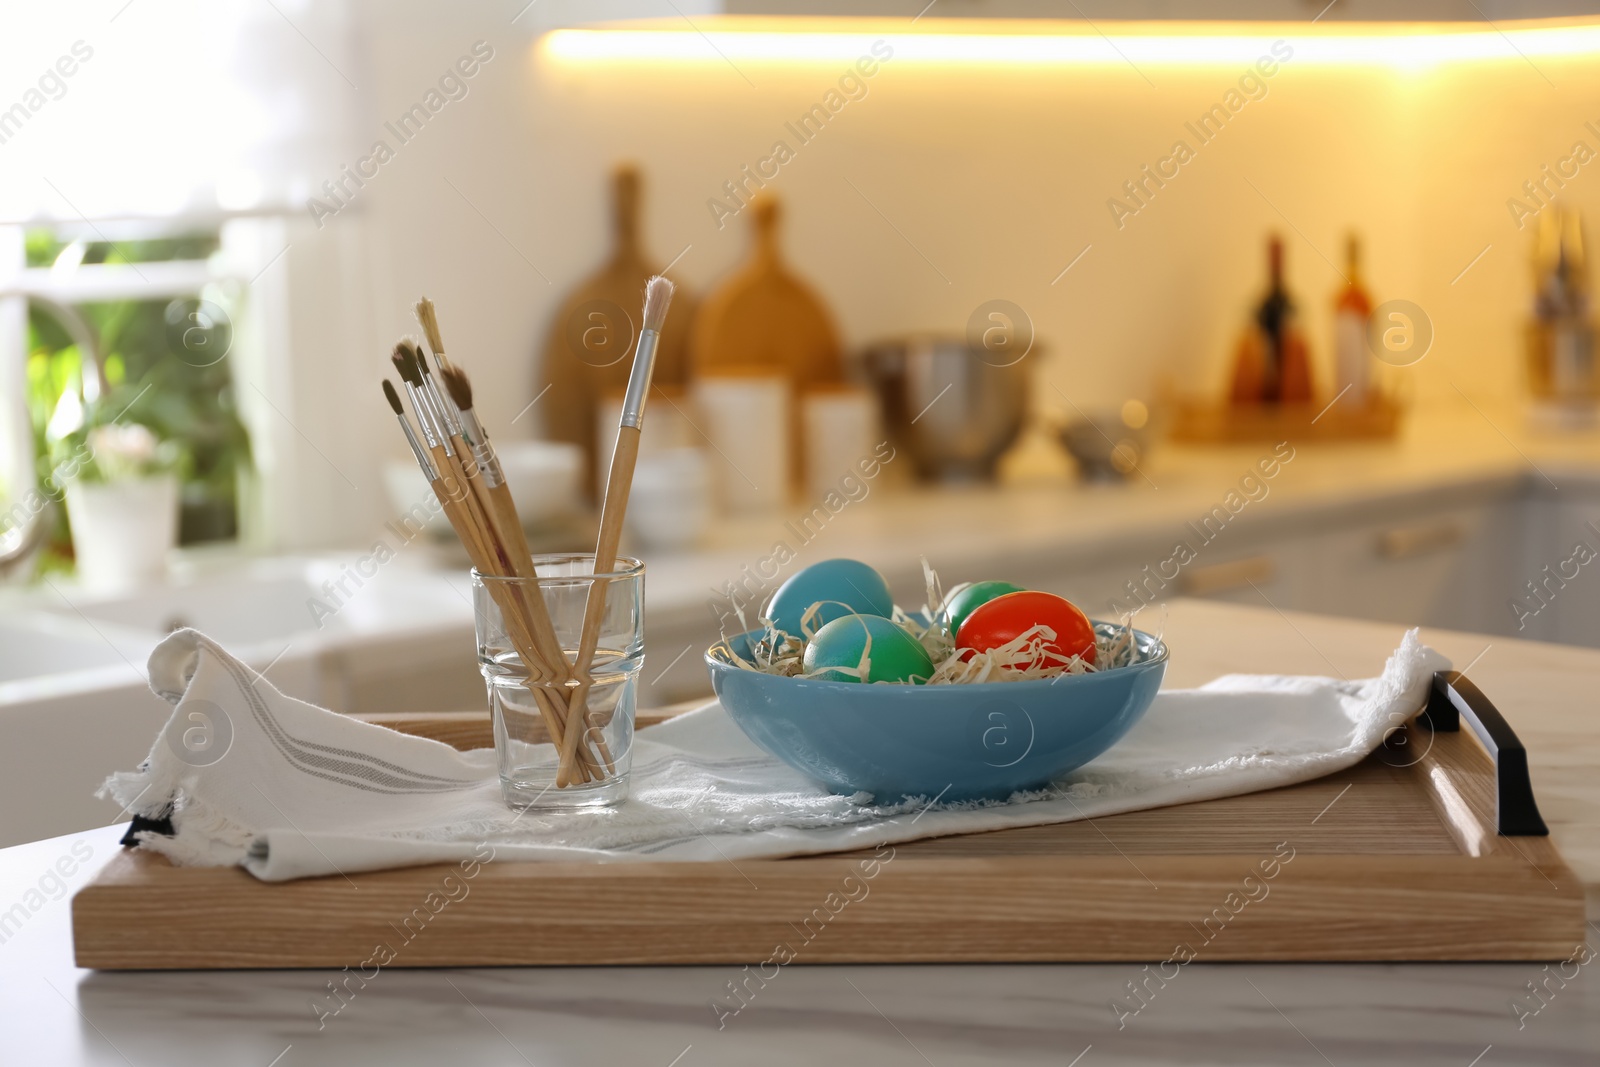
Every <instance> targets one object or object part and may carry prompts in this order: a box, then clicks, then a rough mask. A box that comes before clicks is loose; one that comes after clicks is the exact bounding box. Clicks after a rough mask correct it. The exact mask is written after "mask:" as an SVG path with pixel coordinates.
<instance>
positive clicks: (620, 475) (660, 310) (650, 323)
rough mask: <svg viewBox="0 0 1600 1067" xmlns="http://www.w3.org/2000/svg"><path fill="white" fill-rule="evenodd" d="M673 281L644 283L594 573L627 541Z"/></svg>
mask: <svg viewBox="0 0 1600 1067" xmlns="http://www.w3.org/2000/svg"><path fill="white" fill-rule="evenodd" d="M672 290H673V286H672V282H670V281H668V280H667V279H666V278H664V277H662V276H661V275H659V274H658V275H656V276H655V277H653V278H651V279H650V280H649V281H648V282H646V283H645V288H644V329H642V330H641V331H640V332H639V346H638V348H637V349H635V351H634V355H633V368H632V370H631V371H630V372H629V374H628V391H627V393H626V394H625V395H624V396H623V400H622V416H621V418H620V419H619V420H618V425H617V442H616V445H615V447H613V449H612V451H611V471H610V473H609V475H608V476H607V478H606V495H605V498H604V500H603V501H602V502H601V505H600V535H599V537H597V538H596V540H595V547H594V573H595V574H596V575H601V574H606V573H609V572H610V571H611V570H612V569H613V568H614V567H615V566H616V565H617V546H618V545H619V544H620V543H621V541H622V520H623V519H624V517H626V515H627V513H628V496H629V494H630V493H631V492H632V489H633V470H634V467H635V466H636V465H637V463H638V461H639V435H640V431H641V429H642V428H643V426H644V405H645V400H646V399H647V398H648V397H649V395H650V379H651V377H652V376H653V375H654V374H655V364H656V348H657V347H658V346H659V345H660V343H661V327H662V325H663V324H664V323H665V322H666V320H667V308H668V306H669V305H671V303H672ZM606 592H607V583H605V582H603V581H599V580H596V581H595V582H593V583H592V584H591V585H590V586H589V599H588V601H587V602H586V603H585V604H584V610H583V630H582V632H581V633H580V635H579V640H578V655H577V658H576V659H575V660H574V661H573V668H574V672H573V677H574V678H575V680H576V681H577V683H578V685H577V688H576V689H575V690H574V691H573V694H572V699H571V700H570V701H568V705H567V728H566V738H565V740H566V741H567V743H568V744H571V743H573V742H574V741H575V740H576V735H578V734H580V733H582V732H584V731H583V730H581V729H578V728H577V727H578V726H579V724H580V723H581V724H584V725H585V726H587V725H588V721H589V716H588V708H587V704H588V697H589V689H590V687H591V686H592V685H593V684H594V678H593V676H592V675H591V673H590V668H591V661H592V660H593V659H594V651H595V646H596V645H597V644H598V643H599V641H600V622H601V620H602V619H603V618H604V616H605V599H606Z"/></svg>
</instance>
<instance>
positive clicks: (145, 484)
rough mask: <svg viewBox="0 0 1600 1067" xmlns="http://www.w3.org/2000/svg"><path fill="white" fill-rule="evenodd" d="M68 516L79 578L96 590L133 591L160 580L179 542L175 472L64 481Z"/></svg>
mask: <svg viewBox="0 0 1600 1067" xmlns="http://www.w3.org/2000/svg"><path fill="white" fill-rule="evenodd" d="M67 516H68V518H69V519H70V520H71V523H72V550H73V553H74V554H75V555H76V556H77V557H78V580H79V581H80V582H82V583H83V585H84V586H85V587H87V588H90V589H94V590H96V591H104V592H114V591H121V590H126V589H134V588H137V587H139V586H142V585H150V584H153V583H155V582H159V581H161V580H162V579H163V578H164V577H165V576H166V573H167V553H168V552H170V551H171V550H172V547H173V545H174V544H176V543H177V540H178V479H177V477H176V476H174V475H163V476H159V477H155V478H141V479H138V480H136V481H121V482H80V481H75V482H71V483H69V484H68V485H67Z"/></svg>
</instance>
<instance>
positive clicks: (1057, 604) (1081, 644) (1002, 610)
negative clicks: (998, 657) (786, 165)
mask: <svg viewBox="0 0 1600 1067" xmlns="http://www.w3.org/2000/svg"><path fill="white" fill-rule="evenodd" d="M1041 624H1042V625H1044V626H1048V627H1050V629H1052V630H1054V631H1055V634H1056V637H1055V640H1054V641H1052V642H1048V643H1047V644H1046V645H1045V648H1046V649H1048V650H1050V651H1052V652H1055V653H1057V654H1058V655H1061V656H1080V657H1082V659H1083V661H1084V662H1085V663H1093V662H1094V652H1095V646H1094V625H1093V624H1092V623H1090V622H1089V616H1087V615H1085V614H1084V613H1083V612H1081V611H1079V610H1078V608H1077V606H1076V605H1075V604H1073V603H1072V602H1071V601H1070V600H1068V599H1066V598H1065V597H1059V596H1056V595H1055V594H1054V593H1041V592H1039V591H1037V590H1025V591H1023V592H1020V593H1006V594H1005V595H1004V596H998V597H995V598H994V599H993V600H991V601H989V602H988V603H985V604H980V605H978V606H977V607H976V608H974V609H973V611H972V614H970V615H968V616H967V618H966V621H965V622H963V623H962V624H961V629H960V630H958V631H957V632H956V647H957V648H970V649H972V650H974V651H976V652H988V651H989V650H990V649H993V648H998V647H1000V646H1001V645H1003V644H1005V643H1006V642H1008V641H1014V640H1016V639H1017V637H1018V636H1020V635H1021V634H1023V633H1024V632H1026V631H1027V630H1030V629H1032V628H1033V627H1035V626H1039V625H1041Z"/></svg>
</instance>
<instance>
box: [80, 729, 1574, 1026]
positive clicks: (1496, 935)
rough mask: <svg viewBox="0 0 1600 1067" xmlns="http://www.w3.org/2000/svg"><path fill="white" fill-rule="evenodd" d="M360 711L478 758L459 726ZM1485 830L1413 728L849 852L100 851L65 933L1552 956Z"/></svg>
mask: <svg viewBox="0 0 1600 1067" xmlns="http://www.w3.org/2000/svg"><path fill="white" fill-rule="evenodd" d="M384 721H385V722H386V723H387V724H388V725H391V726H395V727H403V728H408V730H409V732H416V733H419V734H422V735H424V736H432V737H436V738H438V739H440V740H444V741H447V742H448V743H450V744H454V745H456V746H457V747H461V748H469V747H477V746H481V745H487V744H489V743H490V742H491V738H490V735H489V728H488V724H487V722H485V721H484V718H483V716H482V715H481V714H480V715H473V716H454V717H451V716H443V717H441V716H431V717H417V718H414V719H410V720H408V719H406V718H405V717H400V716H390V717H388V718H387V719H385V720H384ZM1408 753H1409V755H1408ZM1416 753H1423V755H1421V756H1420V758H1419V757H1417V756H1416V755H1415V754H1416ZM1496 825H1497V824H1496V821H1495V768H1494V764H1493V763H1492V761H1491V760H1490V759H1489V757H1488V755H1487V754H1486V753H1485V751H1484V749H1483V748H1482V746H1481V745H1479V744H1478V743H1477V741H1476V740H1475V739H1474V738H1473V736H1472V735H1471V733H1470V732H1468V731H1466V730H1463V731H1461V732H1459V733H1442V732H1441V733H1437V734H1434V733H1432V732H1431V731H1429V730H1428V729H1426V728H1425V727H1422V726H1419V725H1418V724H1416V723H1412V724H1411V725H1409V726H1408V727H1406V729H1405V730H1404V731H1403V732H1402V734H1401V735H1399V737H1398V739H1397V743H1396V744H1393V745H1391V746H1390V747H1389V748H1387V749H1385V750H1382V751H1380V752H1379V753H1378V754H1376V755H1374V756H1373V757H1371V758H1370V759H1368V760H1367V761H1366V762H1364V763H1362V764H1360V765H1359V766H1357V767H1354V768H1352V769H1350V770H1348V771H1345V772H1343V773H1341V774H1336V775H1332V776H1329V777H1326V778H1322V779H1319V780H1317V781H1314V782H1307V783H1304V784H1302V785H1296V786H1290V787H1287V788H1283V789H1274V790H1271V791H1268V792H1262V793H1253V794H1250V795H1247V796H1239V797H1229V798H1225V799H1222V800H1211V801H1205V802H1203V803H1196V804H1188V805H1183V806H1180V807H1170V808H1163V809H1158V810H1155V811H1143V812H1132V813H1129V814H1125V815H1117V816H1113V817H1108V818H1103V819H1097V820H1094V821H1092V822H1078V823H1069V824H1064V825H1056V826H1039V827H1028V828H1022V829H1015V830H1005V831H999V832H993V833H983V834H972V835H966V836H957V837H945V838H937V839H932V840H923V841H916V842H911V843H906V844H901V845H895V846H892V847H889V846H884V848H883V849H880V850H876V851H871V852H862V853H838V854H833V855H826V856H811V857H802V858H796V859H785V860H740V861H738V862H737V863H733V862H727V863H724V862H708V863H684V862H679V863H652V862H642V863H618V864H593V863H500V864H486V865H483V866H481V867H480V868H479V869H478V870H477V872H476V874H475V875H474V876H473V877H472V878H471V879H470V880H467V881H465V882H464V881H463V880H462V879H461V875H460V873H459V870H458V868H457V867H456V866H455V865H453V864H450V865H442V866H430V867H417V868H411V869H408V870H399V871H381V872H376V873H369V874H356V875H352V876H351V877H350V878H348V879H346V878H344V877H339V876H334V877H329V878H316V879H306V880H303V881H298V882H290V883H284V884H278V885H269V884H267V883H263V882H259V881H256V880H255V879H254V878H252V877H251V876H250V875H248V874H246V873H245V872H244V871H242V870H239V869H237V868H176V867H173V866H171V865H170V864H168V863H167V861H166V860H164V859H162V858H161V857H159V856H152V855H148V854H145V853H135V852H124V853H123V854H121V855H118V856H116V857H114V858H113V859H112V861H111V862H110V863H109V864H108V865H107V866H106V867H105V869H104V870H103V871H102V872H101V873H100V874H99V876H98V877H97V878H96V879H95V880H94V882H92V883H91V884H90V885H88V886H86V887H85V888H84V889H83V890H82V891H80V892H79V893H78V895H77V896H76V897H74V899H73V904H72V921H73V936H74V941H75V944H76V952H77V962H78V965H79V966H82V967H95V968H103V969H133V968H153V969H185V968H241V967H245V968H265V967H345V966H349V967H351V968H352V969H355V968H359V967H362V966H363V964H365V965H366V966H367V967H371V966H372V964H371V962H370V961H371V960H372V959H373V954H374V949H375V946H379V945H384V946H387V947H388V948H389V949H390V953H391V955H392V957H393V958H392V959H390V960H388V961H387V963H386V964H385V965H387V966H399V967H431V966H488V965H546V964H661V963H725V964H752V965H763V966H764V967H770V966H772V965H775V963H777V962H790V961H794V962H802V963H864V962H901V963H910V962H935V963H945V962H980V961H993V962H1027V961H1092V960H1138V961H1148V962H1150V963H1152V964H1159V965H1160V968H1162V971H1161V973H1163V974H1164V975H1166V977H1168V978H1170V977H1171V976H1172V974H1173V973H1174V971H1173V968H1176V967H1180V966H1181V965H1182V964H1183V963H1184V962H1188V961H1189V960H1193V959H1198V960H1206V961H1217V960H1286V961H1287V960H1296V961H1307V960H1507V959H1528V960H1538V959H1549V960H1553V959H1566V958H1567V957H1568V956H1569V955H1570V954H1571V952H1572V947H1573V945H1575V944H1579V943H1581V942H1582V940H1583V938H1584V899H1583V889H1582V886H1581V884H1580V883H1579V881H1578V879H1577V877H1576V876H1575V875H1574V874H1573V872H1572V871H1571V870H1570V869H1569V868H1568V867H1567V865H1566V864H1565V863H1564V862H1563V861H1562V859H1561V856H1560V855H1559V853H1558V852H1557V851H1556V849H1555V847H1554V845H1553V844H1552V843H1551V842H1550V839H1549V838H1548V837H1534V836H1525V837H1501V836H1498V835H1497V834H1496V832H1495V828H1496ZM868 872H870V873H868ZM447 875H449V876H451V877H452V878H454V879H455V881H454V882H452V883H449V884H447V883H446V882H445V878H446V876H447ZM462 885H467V886H469V888H468V889H467V890H466V891H465V892H463V891H462V889H461V886H462ZM442 886H443V887H446V888H448V889H450V896H451V897H454V898H455V899H453V900H452V901H451V902H450V903H448V904H446V905H444V906H442V907H439V908H438V909H437V911H434V910H432V909H430V908H428V907H427V906H426V903H425V902H427V901H428V900H429V899H430V894H435V895H434V897H432V899H433V900H435V901H438V900H440V899H442V898H441V897H439V896H438V895H437V894H438V893H439V891H440V890H441V887H442ZM419 909H421V910H420V911H419ZM408 919H409V922H408V921H407V920H408ZM1153 969H1155V968H1153ZM769 977H770V974H769ZM731 1006H735V1007H736V1006H737V1004H736V1002H735V1003H733V1004H732V1005H731Z"/></svg>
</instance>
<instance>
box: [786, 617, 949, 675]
mask: <svg viewBox="0 0 1600 1067" xmlns="http://www.w3.org/2000/svg"><path fill="white" fill-rule="evenodd" d="M869 638H870V639H871V642H872V644H871V647H870V648H868V646H867V642H868V639H869ZM863 654H865V655H866V656H867V675H866V677H865V678H858V677H856V676H855V675H853V674H843V673H841V672H839V671H828V670H823V671H822V673H821V674H819V675H817V677H818V678H823V679H826V680H828V681H832V682H902V683H910V684H912V685H921V684H922V683H923V682H926V681H927V680H928V679H929V678H930V677H932V676H933V660H931V659H929V658H928V653H927V650H926V649H924V648H923V647H922V642H920V641H918V640H917V639H916V638H915V637H912V636H911V635H910V634H908V633H906V632H905V631H904V630H902V629H900V627H898V626H896V625H895V624H894V623H893V622H891V621H890V620H888V619H885V618H883V617H881V616H878V615H846V616H844V617H843V618H840V619H834V620H833V621H832V622H830V623H828V624H827V625H826V626H824V627H823V628H822V629H820V630H818V631H817V632H816V634H814V635H813V636H812V638H811V640H810V641H809V642H808V643H807V644H806V656H805V667H806V673H807V674H810V673H812V672H813V671H818V670H822V668H824V667H859V666H860V665H861V657H862V655H863Z"/></svg>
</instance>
